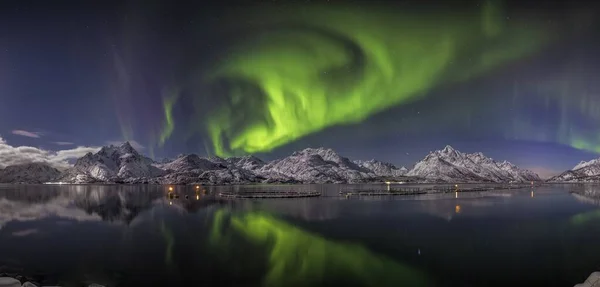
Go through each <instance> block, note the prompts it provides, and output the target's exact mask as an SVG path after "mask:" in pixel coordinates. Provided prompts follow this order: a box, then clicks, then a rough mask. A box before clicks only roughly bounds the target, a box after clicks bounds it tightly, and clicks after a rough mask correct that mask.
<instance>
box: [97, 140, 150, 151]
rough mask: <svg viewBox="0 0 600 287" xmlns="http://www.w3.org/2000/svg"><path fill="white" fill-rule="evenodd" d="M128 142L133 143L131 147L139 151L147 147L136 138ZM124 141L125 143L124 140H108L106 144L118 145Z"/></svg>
mask: <svg viewBox="0 0 600 287" xmlns="http://www.w3.org/2000/svg"><path fill="white" fill-rule="evenodd" d="M128 142H129V144H130V145H131V147H132V148H134V149H135V150H137V151H140V150H143V149H145V148H146V147H145V146H143V145H141V144H140V143H139V142H136V141H134V140H131V141H128ZM122 143H123V142H122V141H107V142H106V144H109V145H114V146H118V145H120V144H122Z"/></svg>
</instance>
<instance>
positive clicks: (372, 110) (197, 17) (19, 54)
mask: <svg viewBox="0 0 600 287" xmlns="http://www.w3.org/2000/svg"><path fill="white" fill-rule="evenodd" d="M225 2H226V3H225ZM225 2H213V3H210V2H202V3H193V2H188V1H183V2H180V3H169V2H167V1H160V0H155V1H150V2H147V1H145V2H143V1H139V0H129V1H105V2H104V3H101V4H100V3H73V2H72V1H59V2H58V3H57V4H55V5H49V4H46V5H39V6H37V5H35V6H33V5H32V6H31V7H29V6H28V5H25V4H19V3H17V2H14V3H13V2H11V1H9V2H5V3H2V7H0V8H2V9H1V10H0V11H1V12H2V13H4V14H2V15H0V19H1V20H0V21H2V22H1V23H0V24H2V25H3V26H4V27H14V28H13V29H10V30H6V31H3V32H0V39H1V41H0V100H2V103H3V105H1V106H0V135H2V136H3V138H6V139H7V140H8V141H9V142H11V143H15V145H30V146H40V147H42V148H46V149H52V147H53V145H54V148H56V145H55V144H53V143H73V144H75V145H78V146H100V145H103V144H106V143H107V142H115V141H120V140H131V141H135V142H137V143H139V146H143V147H144V149H145V150H144V152H145V153H147V154H149V155H150V156H152V157H154V158H156V159H160V158H163V157H173V156H176V155H177V154H179V153H198V154H201V155H219V156H231V155H244V154H257V155H258V156H260V157H262V158H266V159H273V158H276V157H280V156H283V155H286V154H289V153H290V152H291V151H293V150H296V149H300V148H305V147H308V146H311V147H318V146H327V147H331V148H334V149H336V150H340V152H343V153H345V154H346V155H347V156H350V157H354V158H362V159H366V158H380V159H386V160H387V161H390V162H392V163H394V164H397V165H406V166H410V165H411V164H413V163H414V162H415V161H416V160H418V159H420V158H421V157H422V156H423V155H424V154H426V153H427V152H428V151H430V150H433V149H439V148H440V147H442V146H444V145H446V144H451V145H453V146H456V147H457V148H459V149H461V150H465V151H469V152H476V151H483V152H486V154H489V155H490V156H492V157H494V158H503V159H507V160H510V161H512V162H515V163H516V164H519V165H521V166H525V167H529V168H537V167H544V168H547V169H551V170H555V171H561V170H564V169H566V168H569V167H571V166H573V165H574V164H576V163H577V162H579V161H581V160H589V159H591V158H593V157H596V156H597V154H598V153H600V136H599V132H600V130H599V129H598V128H597V124H596V123H597V120H598V119H599V118H600V109H599V107H600V97H599V96H598V93H600V87H599V85H598V84H597V78H598V74H599V71H598V66H600V65H599V64H600V59H599V58H598V54H597V52H596V51H597V50H598V49H599V48H600V44H599V43H598V40H597V37H595V36H594V31H597V28H598V21H597V14H598V7H597V6H598V5H595V4H594V3H589V2H583V1H564V2H558V1H557V2H552V3H537V2H532V1H514V0H513V1H511V0H504V1H502V0H484V1H470V0H467V1H461V2H460V3H449V2H447V1H427V2H423V1H401V2H400V1H310V2H308V1H307V2H292V1H230V2H228V1H225ZM20 19H34V20H33V22H31V23H28V24H23V23H22V22H21V20H20ZM36 27H43V28H42V29H37V28H36ZM24 115H27V116H24ZM13 130H19V131H26V132H28V134H35V135H42V136H41V137H38V138H31V137H29V138H28V137H25V136H18V135H15V136H10V135H7V134H10V131H13ZM46 145H48V146H46Z"/></svg>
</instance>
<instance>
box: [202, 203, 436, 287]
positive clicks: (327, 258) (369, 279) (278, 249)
mask: <svg viewBox="0 0 600 287" xmlns="http://www.w3.org/2000/svg"><path fill="white" fill-rule="evenodd" d="M223 216H224V213H222V212H220V213H218V216H216V217H215V222H214V224H215V225H214V226H213V233H212V234H211V239H212V240H213V243H219V242H223V240H224V239H225V238H224V235H222V234H220V233H219V232H220V231H219V230H220V228H222V227H223V226H221V225H222V224H223V223H224V222H225V221H224V218H223ZM230 227H231V228H232V230H233V231H235V232H237V233H238V234H241V235H242V236H244V237H246V238H247V239H249V240H250V241H252V242H254V243H256V244H257V245H261V246H268V250H269V251H268V252H269V253H268V254H269V262H268V273H267V274H266V276H265V277H264V281H263V283H264V285H265V286H318V285H322V284H325V285H326V282H327V280H335V282H336V283H340V282H341V283H343V282H349V283H352V285H356V286H427V284H426V283H427V280H426V279H425V276H424V275H423V274H422V273H420V272H418V271H416V270H414V269H412V268H410V267H407V266H404V265H401V264H399V263H396V262H394V261H392V260H390V259H387V258H384V257H381V256H377V255H375V254H373V253H371V252H369V251H368V250H367V249H365V248H364V247H362V246H359V245H356V244H346V243H336V242H333V241H329V240H326V239H324V238H322V237H320V236H318V235H317V234H312V233H309V232H306V231H303V230H301V229H299V228H297V227H295V226H292V225H290V224H287V223H285V222H283V221H281V220H278V219H276V218H274V217H271V216H269V215H266V214H263V213H256V212H251V213H246V214H244V215H240V216H232V217H231V218H230Z"/></svg>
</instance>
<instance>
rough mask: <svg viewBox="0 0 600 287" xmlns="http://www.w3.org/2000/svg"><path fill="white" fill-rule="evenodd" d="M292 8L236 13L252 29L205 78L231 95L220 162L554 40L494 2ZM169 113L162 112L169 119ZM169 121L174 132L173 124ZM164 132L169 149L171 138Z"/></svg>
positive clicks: (362, 115)
mask: <svg viewBox="0 0 600 287" xmlns="http://www.w3.org/2000/svg"><path fill="white" fill-rule="evenodd" d="M332 7H335V8H332ZM293 8H294V9H290V7H286V8H282V7H278V9H271V10H269V9H270V8H268V7H267V8H263V9H257V10H255V11H254V10H252V9H249V10H248V11H245V12H244V14H243V15H235V16H236V19H245V20H246V21H243V22H244V23H245V24H246V23H251V24H248V25H246V27H245V28H243V29H246V30H247V33H244V35H245V37H241V38H240V39H238V40H237V41H236V42H235V43H234V44H233V45H231V49H230V50H228V52H227V53H226V55H225V56H223V57H220V58H219V59H218V60H217V61H216V63H215V64H214V67H213V69H210V73H208V74H207V75H206V77H205V84H206V85H208V86H210V85H216V84H218V83H222V82H227V83H228V87H229V88H228V90H229V93H228V97H227V99H226V100H224V103H223V104H222V105H220V106H219V107H217V108H216V109H214V110H212V111H211V112H210V113H209V114H208V115H206V116H207V120H206V130H207V132H208V134H209V136H210V138H211V140H212V145H213V149H214V152H215V153H216V154H217V155H221V156H227V155H232V154H242V153H257V152H266V151H270V150H272V149H273V148H276V147H278V146H281V145H284V144H287V143H290V142H292V141H295V140H297V139H299V138H302V137H304V136H306V135H309V134H311V133H315V132H318V131H321V130H323V129H325V128H327V127H331V126H335V125H340V124H353V123H359V122H361V121H364V120H365V119H367V118H368V117H370V116H372V115H374V114H376V113H378V112H381V111H384V110H386V109H388V108H391V107H393V106H396V105H399V104H403V103H409V102H412V101H414V100H417V99H419V98H421V97H424V96H426V94H427V93H428V91H430V90H432V89H434V88H436V87H438V86H440V85H442V84H446V83H452V82H458V81H465V80H468V79H471V78H472V77H475V76H479V75H481V74H483V73H485V72H488V71H490V70H492V69H495V68H497V67H500V66H501V65H503V64H507V63H509V62H511V61H513V60H516V59H520V58H523V57H525V56H527V55H530V54H532V53H533V52H535V51H537V50H539V48H540V47H541V46H542V45H543V44H545V43H547V41H548V40H549V38H548V37H547V35H544V34H543V33H542V32H541V31H542V29H541V26H538V25H536V24H535V23H533V22H520V21H518V20H511V21H507V20H506V17H505V16H504V15H503V12H502V10H501V9H500V8H499V7H498V6H497V5H493V4H492V3H491V2H487V3H486V4H485V5H482V7H481V8H478V10H476V9H474V10H473V11H471V12H462V13H452V12H445V13H443V14H438V15H433V14H429V15H426V14H423V13H408V12H405V13H403V12H402V11H400V12H398V11H397V10H390V9H387V10H386V9H380V8H385V7H376V6H373V7H368V8H367V7H353V6H327V5H322V6H319V5H311V6H293ZM258 12H260V13H258ZM265 15H267V16H265ZM238 22H241V21H235V22H233V21H229V23H238ZM232 29H234V30H235V27H233V28H232ZM239 29H242V28H239ZM171 109H172V105H171V106H167V105H165V115H169V114H170V113H169V111H170V110H171ZM167 123H170V124H168V125H166V126H167V127H171V128H172V126H173V125H172V119H169V118H167ZM162 134H163V136H161V140H162V142H164V140H166V138H168V136H169V134H170V131H169V130H166V131H164V132H163V133H162ZM163 138H164V140H163Z"/></svg>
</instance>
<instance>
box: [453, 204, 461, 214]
mask: <svg viewBox="0 0 600 287" xmlns="http://www.w3.org/2000/svg"><path fill="white" fill-rule="evenodd" d="M454 212H456V213H460V205H457V206H455V207H454Z"/></svg>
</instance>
